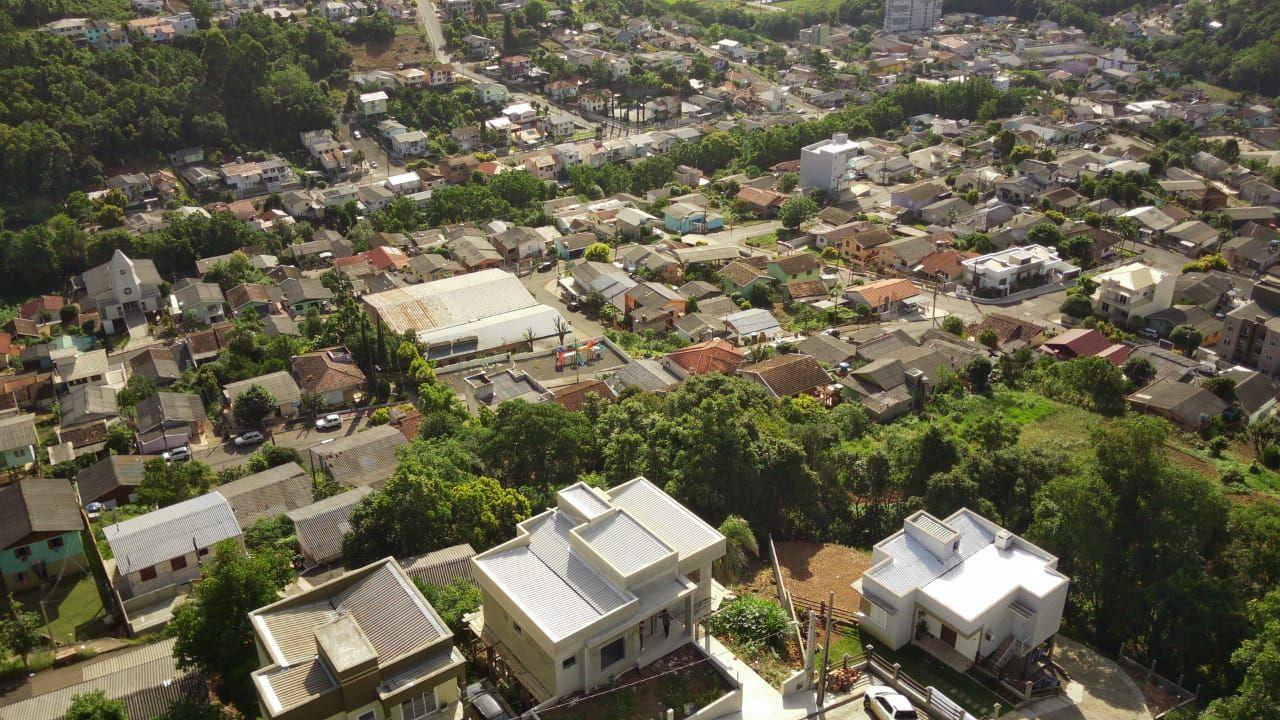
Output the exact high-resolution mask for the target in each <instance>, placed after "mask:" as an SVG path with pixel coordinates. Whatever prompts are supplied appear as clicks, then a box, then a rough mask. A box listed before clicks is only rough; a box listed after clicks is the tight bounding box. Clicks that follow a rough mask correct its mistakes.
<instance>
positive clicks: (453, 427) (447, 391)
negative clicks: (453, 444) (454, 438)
mask: <svg viewBox="0 0 1280 720" xmlns="http://www.w3.org/2000/svg"><path fill="white" fill-rule="evenodd" d="M417 407H418V411H419V412H421V413H422V422H421V423H419V424H418V437H420V438H422V439H423V440H431V439H433V438H441V437H449V436H451V435H453V434H454V433H455V432H457V431H458V429H459V428H461V427H462V426H463V424H464V423H466V422H467V420H468V418H469V417H470V415H468V414H467V408H466V407H465V406H463V404H462V401H461V400H460V399H458V394H457V393H455V392H454V391H453V389H452V388H450V387H449V386H448V385H445V384H443V383H424V384H422V385H419V386H418V403H417Z"/></svg>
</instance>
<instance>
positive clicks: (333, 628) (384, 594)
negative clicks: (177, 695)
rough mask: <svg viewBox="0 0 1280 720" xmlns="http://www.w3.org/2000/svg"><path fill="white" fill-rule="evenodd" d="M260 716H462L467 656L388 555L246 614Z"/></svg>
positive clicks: (284, 719) (399, 719) (289, 719)
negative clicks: (256, 664)
mask: <svg viewBox="0 0 1280 720" xmlns="http://www.w3.org/2000/svg"><path fill="white" fill-rule="evenodd" d="M249 621H250V623H251V625H252V626H253V638H254V643H255V644H256V645H257V648H258V657H259V658H261V659H262V663H263V667H262V668H261V669H259V670H255V671H254V672H253V673H252V674H251V675H250V677H251V678H252V680H253V685H254V688H255V689H256V690H257V695H258V705H259V707H260V709H261V711H262V716H263V717H264V718H271V719H272V720H277V719H279V720H305V719H308V718H332V717H351V718H366V719H367V718H385V719H387V720H391V719H392V718H394V719H395V720H428V719H430V720H437V719H439V720H461V718H462V717H463V713H464V709H463V705H462V702H461V693H460V692H459V688H458V681H459V680H461V679H463V677H465V664H466V659H465V658H464V657H463V656H462V653H460V652H458V650H457V649H455V648H454V647H453V633H452V632H450V630H449V628H448V627H447V626H446V625H445V623H444V620H442V619H441V618H440V615H439V614H438V613H436V611H435V608H433V607H431V603H429V602H427V599H426V598H424V597H423V596H422V593H421V592H420V591H419V590H418V588H417V587H415V586H414V584H413V581H412V580H411V579H410V578H409V576H408V575H406V574H405V571H404V570H403V569H402V568H401V567H400V565H399V563H397V562H396V561H395V560H394V559H392V558H385V559H382V560H379V561H377V562H374V563H372V564H370V565H366V566H365V567H362V568H360V569H358V570H352V571H351V572H348V573H346V574H344V575H342V576H341V577H338V578H335V579H333V580H330V581H329V582H326V583H322V584H320V585H317V586H315V587H314V588H311V589H310V590H307V591H306V592H302V593H299V594H297V595H293V596H292V597H289V598H286V599H284V600H280V601H279V602H276V603H272V604H271V605H267V606H266V607H263V608H259V609H257V610H254V611H253V612H252V613H249Z"/></svg>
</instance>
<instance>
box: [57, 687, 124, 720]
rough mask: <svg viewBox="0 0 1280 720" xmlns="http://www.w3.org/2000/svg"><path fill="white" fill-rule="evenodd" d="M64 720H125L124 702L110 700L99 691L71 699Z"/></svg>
mask: <svg viewBox="0 0 1280 720" xmlns="http://www.w3.org/2000/svg"><path fill="white" fill-rule="evenodd" d="M63 717H64V720H127V718H128V715H127V714H126V713H125V710H124V702H122V701H120V700H110V699H108V698H107V696H106V695H105V694H103V692H102V691H101V690H94V691H93V692H88V693H85V694H83V695H76V696H75V697H73V698H71V706H70V707H68V708H67V714H66V715H65V716H63Z"/></svg>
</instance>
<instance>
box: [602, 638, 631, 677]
mask: <svg viewBox="0 0 1280 720" xmlns="http://www.w3.org/2000/svg"><path fill="white" fill-rule="evenodd" d="M626 654H627V642H626V638H625V637H620V638H618V639H617V640H614V641H613V642H611V643H609V644H608V645H605V646H604V647H602V648H600V669H601V670H603V669H605V668H607V667H609V666H610V665H612V664H614V663H616V662H618V661H619V660H621V659H622V658H623V657H624V656H625V655H626Z"/></svg>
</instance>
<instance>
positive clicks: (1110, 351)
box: [1038, 328, 1133, 366]
mask: <svg viewBox="0 0 1280 720" xmlns="http://www.w3.org/2000/svg"><path fill="white" fill-rule="evenodd" d="M1038 351H1039V352H1040V353H1043V354H1045V355H1048V356H1049V357H1052V358H1054V359H1055V360H1074V359H1075V358H1083V357H1100V358H1103V359H1106V360H1109V361H1110V362H1111V364H1113V365H1116V366H1122V365H1124V362H1125V360H1128V359H1129V353H1131V352H1132V351H1133V348H1132V347H1130V346H1128V345H1122V344H1119V343H1113V342H1111V341H1110V340H1108V339H1107V338H1106V336H1104V335H1103V334H1102V333H1100V332H1098V331H1097V330H1094V329H1092V328H1076V329H1074V330H1068V331H1066V332H1064V333H1062V334H1061V335H1058V336H1056V337H1052V338H1049V339H1047V340H1045V341H1044V342H1042V343H1041V344H1040V347H1039V348H1038Z"/></svg>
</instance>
